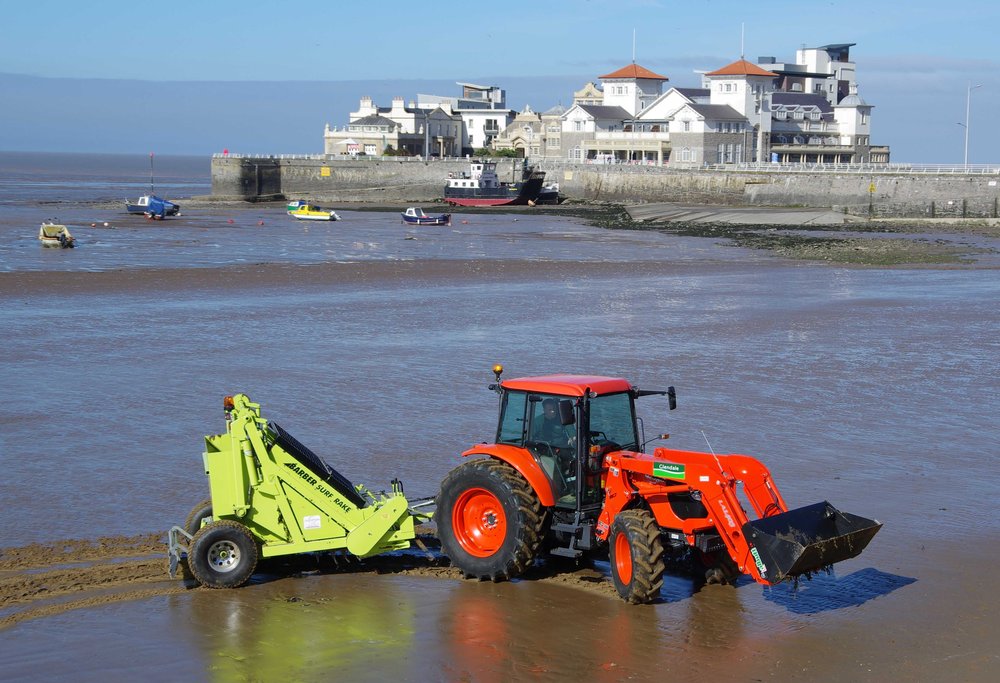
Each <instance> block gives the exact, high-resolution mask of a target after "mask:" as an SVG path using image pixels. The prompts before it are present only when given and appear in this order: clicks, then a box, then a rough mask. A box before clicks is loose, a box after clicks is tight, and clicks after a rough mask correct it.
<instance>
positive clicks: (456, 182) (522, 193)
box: [444, 160, 545, 206]
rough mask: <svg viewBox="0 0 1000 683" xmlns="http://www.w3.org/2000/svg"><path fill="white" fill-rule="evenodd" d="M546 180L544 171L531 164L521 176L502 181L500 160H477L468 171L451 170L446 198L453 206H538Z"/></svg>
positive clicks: (445, 191) (446, 188) (445, 188)
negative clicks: (537, 201)
mask: <svg viewBox="0 0 1000 683" xmlns="http://www.w3.org/2000/svg"><path fill="white" fill-rule="evenodd" d="M544 182H545V173H544V171H536V170H534V169H533V168H531V167H530V166H528V165H525V166H524V167H523V168H522V169H521V179H520V180H519V181H516V182H511V183H507V182H501V181H500V179H499V178H498V177H497V162H495V161H480V160H474V161H473V162H472V163H471V164H470V167H469V172H468V173H450V174H448V179H447V182H446V183H445V186H444V201H446V202H447V203H449V204H451V205H452V206H511V205H524V204H530V205H532V206H534V204H535V201H536V200H537V199H538V193H539V192H541V190H542V183H544Z"/></svg>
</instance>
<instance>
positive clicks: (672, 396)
mask: <svg viewBox="0 0 1000 683" xmlns="http://www.w3.org/2000/svg"><path fill="white" fill-rule="evenodd" d="M667 400H668V401H669V402H670V409H671V410H677V392H676V391H674V388H673V387H667Z"/></svg>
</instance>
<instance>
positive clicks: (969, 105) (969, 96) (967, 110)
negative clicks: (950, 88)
mask: <svg viewBox="0 0 1000 683" xmlns="http://www.w3.org/2000/svg"><path fill="white" fill-rule="evenodd" d="M982 87H983V84H982V83H980V84H979V85H972V81H969V90H968V92H967V93H966V95H965V125H964V126H962V127H963V128H965V168H966V169H968V168H969V113H970V111H971V108H972V91H973V90H975V89H976V88H982Z"/></svg>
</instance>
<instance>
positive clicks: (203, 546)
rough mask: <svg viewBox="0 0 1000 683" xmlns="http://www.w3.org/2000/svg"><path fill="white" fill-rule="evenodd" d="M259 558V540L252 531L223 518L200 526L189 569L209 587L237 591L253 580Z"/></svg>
mask: <svg viewBox="0 0 1000 683" xmlns="http://www.w3.org/2000/svg"><path fill="white" fill-rule="evenodd" d="M257 557H258V551H257V541H256V540H254V537H253V534H251V533H250V530H249V529H247V528H246V527H245V526H243V525H242V524H240V523H238V522H232V521H229V520H225V519H223V520H219V521H216V522H212V523H210V524H207V525H205V526H203V527H201V529H200V530H199V531H198V533H196V534H195V535H194V539H192V541H191V545H190V547H189V549H188V566H189V567H190V568H191V573H192V574H194V578H196V579H197V580H198V583H200V584H201V585H203V586H205V587H207V588H236V587H238V586H242V585H243V584H245V583H246V582H247V581H249V580H250V576H251V575H253V570H254V569H255V568H256V567H257Z"/></svg>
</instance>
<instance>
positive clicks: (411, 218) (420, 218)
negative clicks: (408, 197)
mask: <svg viewBox="0 0 1000 683" xmlns="http://www.w3.org/2000/svg"><path fill="white" fill-rule="evenodd" d="M400 215H401V216H402V217H403V222H404V223H406V224H407V225H451V214H450V213H442V214H439V215H437V216H431V215H428V214H426V213H424V210H423V209H421V208H420V207H419V206H411V207H410V208H408V209H407V210H406V211H404V212H403V213H401V214H400Z"/></svg>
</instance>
